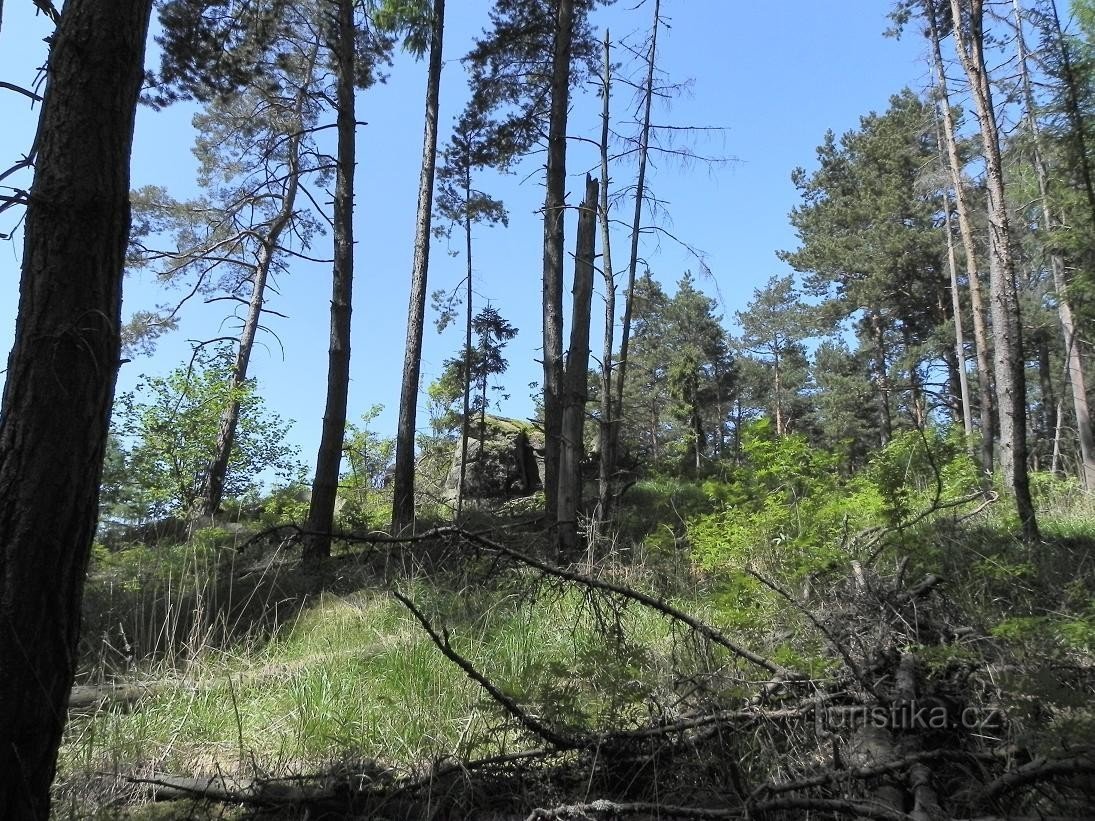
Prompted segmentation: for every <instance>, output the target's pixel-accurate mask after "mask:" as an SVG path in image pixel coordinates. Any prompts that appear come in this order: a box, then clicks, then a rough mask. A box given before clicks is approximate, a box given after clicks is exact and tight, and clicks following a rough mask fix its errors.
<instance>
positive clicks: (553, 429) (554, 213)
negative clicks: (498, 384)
mask: <svg viewBox="0 0 1095 821" xmlns="http://www.w3.org/2000/svg"><path fill="white" fill-rule="evenodd" d="M555 10H556V18H555V48H554V52H553V54H552V60H551V107H550V113H549V117H548V135H547V142H548V149H547V172H546V178H545V182H546V189H547V190H546V194H545V196H544V281H543V328H544V440H545V441H544V513H545V517H546V519H547V521H548V522H554V521H556V519H557V515H558V509H559V508H558V491H559V458H560V452H561V441H560V437H561V435H562V423H563V420H562V413H563V239H564V231H563V225H564V216H565V214H566V159H567V110H568V107H569V105H570V60H571V44H572V41H573V38H574V0H557V2H556V4H555Z"/></svg>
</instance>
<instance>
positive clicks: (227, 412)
mask: <svg viewBox="0 0 1095 821" xmlns="http://www.w3.org/2000/svg"><path fill="white" fill-rule="evenodd" d="M318 49H319V47H318V44H317V45H316V46H315V48H313V50H312V51H311V53H310V54H309V63H308V65H309V68H308V72H307V75H306V77H307V78H310V77H311V76H312V70H313V68H314V66H315V61H316V58H317V56H318ZM307 88H308V82H307V81H305V82H304V83H303V84H302V86H301V89H300V92H299V93H298V96H297V99H296V100H295V101H294V111H293V113H294V120H293V125H292V126H291V127H292V128H293V129H295V130H294V132H293V133H292V134H291V135H290V137H289V142H288V147H287V149H286V152H287V162H288V166H289V170H288V174H287V175H286V179H285V190H284V192H283V193H282V197H281V206H280V207H279V208H278V212H277V214H275V215H274V218H273V220H271V222H270V225H269V227H268V228H267V230H266V234H265V236H263V237H262V240H261V241H260V244H259V252H258V258H257V259H256V260H255V272H254V274H253V275H252V277H251V298H250V300H248V305H247V319H246V320H244V323H243V330H242V331H241V333H240V342H239V349H238V350H237V351H236V361H235V363H234V365H233V367H232V384H231V388H232V392H231V395H232V399H231V400H230V401H229V403H228V407H227V408H225V409H224V413H223V414H222V415H221V422H220V430H219V432H218V434H217V448H216V451H215V452H214V456H213V459H212V461H211V462H210V463H209V467H208V468H207V469H206V472H205V477H204V478H203V488H202V513H204V514H205V515H206V516H213V515H214V514H215V513H216V512H217V509H218V508H219V507H220V504H221V499H222V497H223V496H224V480H225V477H226V476H227V475H228V463H229V461H230V459H231V457H232V445H233V443H234V442H235V439H236V427H237V425H238V424H239V419H240V402H239V399H238V398H236V397H237V396H238V393H239V391H240V389H242V388H243V386H244V384H245V383H246V382H247V370H248V368H249V367H250V364H251V351H252V350H253V348H254V346H255V338H256V336H257V335H258V331H259V324H260V322H261V319H262V306H263V304H264V302H265V299H266V283H267V280H268V279H269V277H270V266H271V265H273V263H274V256H275V254H276V253H277V249H278V244H279V243H280V242H281V235H282V233H284V231H285V228H286V226H287V225H288V224H289V220H291V219H292V217H293V212H294V210H295V209H296V201H297V191H298V190H299V187H300V145H301V141H302V140H303V139H304V133H303V131H302V130H301V127H300V120H301V116H302V112H303V109H304V104H305V103H306V102H307V100H306V96H307V95H306V93H305V92H306V90H307Z"/></svg>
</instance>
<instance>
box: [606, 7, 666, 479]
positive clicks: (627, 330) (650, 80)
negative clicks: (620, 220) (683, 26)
mask: <svg viewBox="0 0 1095 821" xmlns="http://www.w3.org/2000/svg"><path fill="white" fill-rule="evenodd" d="M661 14H662V4H661V0H654V25H653V26H652V28H651V30H650V50H649V51H648V52H647V56H646V78H645V80H644V82H643V90H642V94H643V121H642V126H641V128H640V130H639V171H638V175H637V177H636V179H635V209H634V211H633V213H632V216H631V252H630V254H629V255H628V261H627V291H626V293H625V295H624V316H623V324H622V326H621V328H620V360H619V363H620V366H619V372H618V373H617V374H616V400H615V401H616V418H617V419H622V418H623V407H624V382H625V380H626V378H627V367H628V363H627V355H628V347H629V345H630V342H631V314H632V309H633V307H634V303H635V278H636V276H637V275H638V270H639V233H640V231H641V230H642V219H643V205H644V202H645V199H646V164H647V159H648V158H649V156H650V112H651V109H652V108H653V105H654V68H655V66H656V64H657V62H656V61H657V54H658V29H659V27H660V26H661V19H662V18H661ZM656 438H657V437H655V439H656ZM619 443H620V425H619V424H617V425H615V426H614V427H613V428H612V448H611V451H612V457H613V460H615V459H616V458H618V454H619V449H620V444H619ZM656 447H657V445H655V448H656ZM615 469H616V464H615V461H613V463H612V464H611V466H610V471H609V472H610V473H614V472H615Z"/></svg>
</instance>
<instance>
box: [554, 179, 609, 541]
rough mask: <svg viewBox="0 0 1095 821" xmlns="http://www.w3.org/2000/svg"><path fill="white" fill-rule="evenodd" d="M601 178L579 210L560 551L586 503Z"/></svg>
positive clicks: (574, 536)
mask: <svg viewBox="0 0 1095 821" xmlns="http://www.w3.org/2000/svg"><path fill="white" fill-rule="evenodd" d="M598 188H599V186H598V184H597V180H595V179H593V178H592V177H590V176H589V175H586V197H585V201H584V202H583V203H582V207H581V209H580V211H579V214H578V238H577V242H576V245H575V252H574V291H573V294H574V303H573V308H572V311H571V325H570V350H569V351H567V363H566V372H565V374H564V377H563V384H564V390H565V393H564V404H563V427H562V450H561V453H560V459H559V513H558V516H559V518H558V522H559V550H560V552H561V553H562V554H563V556H565V557H571V556H573V555H574V554H575V552H576V551H577V548H578V509H579V507H580V506H581V503H582V470H581V466H582V456H583V455H584V451H585V447H584V444H583V443H584V440H585V436H584V423H585V415H586V396H587V392H588V386H589V322H590V318H589V315H590V309H591V307H592V305H591V303H592V299H593V268H594V261H595V260H594V257H595V254H596V242H597V206H598V202H597V200H598V197H597V191H598Z"/></svg>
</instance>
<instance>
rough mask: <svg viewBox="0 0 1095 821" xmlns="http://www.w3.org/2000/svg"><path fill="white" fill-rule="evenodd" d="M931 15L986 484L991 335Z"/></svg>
mask: <svg viewBox="0 0 1095 821" xmlns="http://www.w3.org/2000/svg"><path fill="white" fill-rule="evenodd" d="M925 9H926V11H927V16H928V36H929V39H930V40H931V46H932V63H933V65H934V68H935V80H936V83H938V89H939V97H940V99H939V108H940V114H941V115H942V119H943V144H944V145H945V146H946V150H947V165H948V166H949V167H950V172H951V187H952V188H953V189H954V208H955V211H956V213H957V214H958V232H959V234H960V235H961V237H962V250H963V251H964V252H965V258H966V280H967V283H968V285H969V290H970V307H971V309H972V311H971V313H972V318H973V347H974V355H975V361H976V363H977V393H978V401H979V408H980V412H979V421H980V424H981V470H982V471H984V476H985V480H986V481H990V480H991V476H992V467H993V461H994V458H993V430H994V427H993V421H992V420H993V411H994V409H995V403H994V401H993V384H992V366H991V364H990V358H989V351H990V347H989V335H988V327H987V325H986V323H985V305H984V298H983V296H982V293H981V274H980V272H979V271H978V269H977V243H976V240H975V239H974V236H973V226H972V223H971V221H970V213H969V207H968V205H967V203H966V187H965V184H964V182H963V180H962V160H961V158H960V157H959V155H958V138H957V136H956V132H955V126H954V113H953V111H952V110H951V103H950V92H949V89H948V86H947V74H946V71H944V66H943V53H942V49H941V47H940V39H941V37H942V34H941V32H940V30H939V17H938V11H937V7H936V5H935V0H925Z"/></svg>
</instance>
